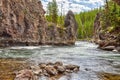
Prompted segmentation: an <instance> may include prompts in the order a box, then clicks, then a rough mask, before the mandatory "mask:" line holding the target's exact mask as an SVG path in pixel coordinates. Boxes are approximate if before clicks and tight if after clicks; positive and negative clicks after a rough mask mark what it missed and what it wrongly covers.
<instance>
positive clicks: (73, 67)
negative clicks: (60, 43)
mask: <svg viewBox="0 0 120 80" xmlns="http://www.w3.org/2000/svg"><path fill="white" fill-rule="evenodd" d="M65 67H66V70H67V71H68V72H69V71H73V72H77V71H79V66H77V65H66V66H65Z"/></svg>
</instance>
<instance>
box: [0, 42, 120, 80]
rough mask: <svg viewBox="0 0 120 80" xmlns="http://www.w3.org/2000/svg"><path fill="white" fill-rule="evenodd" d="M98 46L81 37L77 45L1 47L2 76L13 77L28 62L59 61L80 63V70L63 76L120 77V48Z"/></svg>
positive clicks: (65, 79)
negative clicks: (114, 49) (111, 48)
mask: <svg viewBox="0 0 120 80" xmlns="http://www.w3.org/2000/svg"><path fill="white" fill-rule="evenodd" d="M97 47H98V46H97V45H96V44H94V43H90V42H85V41H77V42H76V44H75V45H74V46H59V47H58V46H48V45H46V46H27V47H24V46H19V47H17V46H15V47H8V48H1V49H0V74H2V75H0V80H13V79H14V77H15V75H14V73H15V72H16V71H18V70H21V69H24V68H27V67H28V65H37V64H39V63H41V62H42V63H43V62H56V61H62V62H63V63H64V64H74V65H79V66H80V71H79V72H77V73H72V74H68V75H64V76H62V77H61V78H59V80H120V54H119V52H112V51H103V50H100V49H98V48H97ZM111 76H112V78H110V77H111ZM115 77H117V78H115ZM40 80H41V79H40ZM43 80H45V79H43Z"/></svg>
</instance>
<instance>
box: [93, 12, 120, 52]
mask: <svg viewBox="0 0 120 80" xmlns="http://www.w3.org/2000/svg"><path fill="white" fill-rule="evenodd" d="M102 15H103V14H101V13H98V14H97V16H96V19H95V22H94V42H95V43H97V44H98V45H99V48H100V49H103V50H108V51H119V52H120V27H117V28H116V29H114V30H113V31H111V32H110V31H109V29H110V27H109V24H106V27H105V28H103V26H102V23H101V16H102Z"/></svg>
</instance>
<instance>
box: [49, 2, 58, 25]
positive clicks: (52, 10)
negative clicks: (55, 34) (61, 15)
mask: <svg viewBox="0 0 120 80" xmlns="http://www.w3.org/2000/svg"><path fill="white" fill-rule="evenodd" d="M47 10H48V15H49V21H51V22H53V23H56V24H57V20H58V19H57V18H58V6H57V2H56V0H52V2H49V3H48V7H47Z"/></svg>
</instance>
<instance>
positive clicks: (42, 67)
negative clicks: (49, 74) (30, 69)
mask: <svg viewBox="0 0 120 80" xmlns="http://www.w3.org/2000/svg"><path fill="white" fill-rule="evenodd" d="M39 66H40V68H41V69H44V68H45V67H46V66H47V65H46V64H45V63H40V64H39Z"/></svg>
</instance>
